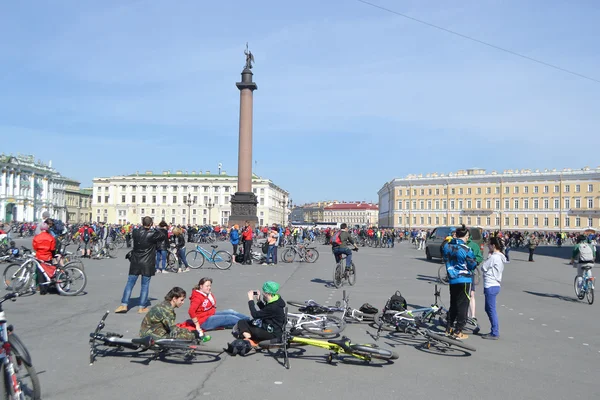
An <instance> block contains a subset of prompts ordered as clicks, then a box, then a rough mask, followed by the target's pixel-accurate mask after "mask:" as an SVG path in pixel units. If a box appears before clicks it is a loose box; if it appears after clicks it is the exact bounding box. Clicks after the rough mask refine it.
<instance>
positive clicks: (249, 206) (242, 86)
mask: <svg viewBox="0 0 600 400" xmlns="http://www.w3.org/2000/svg"><path fill="white" fill-rule="evenodd" d="M244 54H245V55H246V66H245V67H244V70H243V71H242V81H241V82H237V83H236V86H237V88H238V89H239V90H240V144H239V148H238V186H237V188H238V191H237V192H236V193H235V194H234V195H233V196H232V197H231V216H230V217H229V226H232V225H235V224H238V225H239V226H240V228H241V227H242V226H244V222H245V221H250V224H251V225H252V226H253V227H254V226H256V225H257V223H258V217H257V216H256V205H257V204H258V201H257V200H256V195H255V194H254V193H253V192H252V103H253V92H254V91H255V90H256V89H258V86H256V83H254V82H252V75H253V74H252V71H251V70H252V63H253V62H254V56H253V55H252V53H251V52H250V51H249V50H248V44H246V50H245V51H244Z"/></svg>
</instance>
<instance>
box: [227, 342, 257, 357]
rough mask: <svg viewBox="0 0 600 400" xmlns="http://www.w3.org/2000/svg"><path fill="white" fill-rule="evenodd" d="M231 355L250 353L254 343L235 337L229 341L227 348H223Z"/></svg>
mask: <svg viewBox="0 0 600 400" xmlns="http://www.w3.org/2000/svg"><path fill="white" fill-rule="evenodd" d="M223 350H225V351H226V352H227V353H228V354H229V355H231V356H237V355H238V354H239V355H240V356H245V355H246V354H248V352H249V351H250V350H252V345H251V344H250V342H248V341H247V340H243V339H235V340H234V341H233V342H231V343H227V348H226V349H223Z"/></svg>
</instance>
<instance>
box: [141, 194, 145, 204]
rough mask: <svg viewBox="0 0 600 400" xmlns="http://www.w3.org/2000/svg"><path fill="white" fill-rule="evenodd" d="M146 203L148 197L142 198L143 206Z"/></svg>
mask: <svg viewBox="0 0 600 400" xmlns="http://www.w3.org/2000/svg"><path fill="white" fill-rule="evenodd" d="M143 203H146V196H142V204H143Z"/></svg>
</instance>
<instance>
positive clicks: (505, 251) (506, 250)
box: [504, 247, 510, 261]
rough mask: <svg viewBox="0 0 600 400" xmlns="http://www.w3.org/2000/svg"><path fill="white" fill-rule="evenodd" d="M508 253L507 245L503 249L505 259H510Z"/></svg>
mask: <svg viewBox="0 0 600 400" xmlns="http://www.w3.org/2000/svg"><path fill="white" fill-rule="evenodd" d="M508 253H510V247H507V248H505V249H504V256H505V257H506V261H510V257H509V256H508Z"/></svg>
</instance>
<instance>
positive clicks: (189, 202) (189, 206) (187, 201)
mask: <svg viewBox="0 0 600 400" xmlns="http://www.w3.org/2000/svg"><path fill="white" fill-rule="evenodd" d="M195 204H196V199H195V198H194V199H193V200H192V196H188V198H187V200H186V201H184V202H183V205H186V206H188V225H191V224H192V216H191V215H192V214H191V213H190V210H191V208H192V206H193V205H195Z"/></svg>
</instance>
